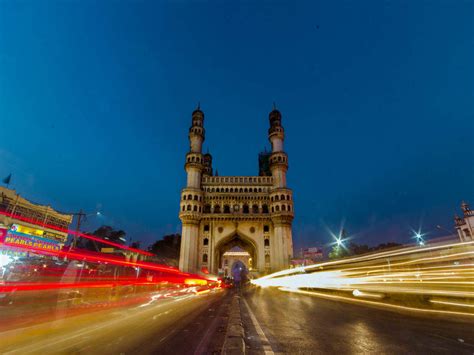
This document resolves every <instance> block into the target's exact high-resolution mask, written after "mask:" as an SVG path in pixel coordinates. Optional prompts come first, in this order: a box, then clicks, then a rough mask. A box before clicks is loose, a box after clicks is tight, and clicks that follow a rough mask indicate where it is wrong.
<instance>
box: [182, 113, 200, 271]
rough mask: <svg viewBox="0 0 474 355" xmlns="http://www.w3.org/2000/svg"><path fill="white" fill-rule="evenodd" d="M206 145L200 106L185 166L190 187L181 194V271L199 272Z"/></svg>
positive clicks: (193, 118)
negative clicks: (202, 184)
mask: <svg viewBox="0 0 474 355" xmlns="http://www.w3.org/2000/svg"><path fill="white" fill-rule="evenodd" d="M203 142H204V113H203V112H202V111H201V110H200V108H199V107H198V108H197V109H196V110H195V111H194V112H193V114H192V125H191V128H190V129H189V144H190V148H189V153H188V154H186V163H185V165H184V167H185V170H186V174H187V184H186V187H185V188H184V189H183V190H182V192H181V204H180V213H179V218H180V219H181V222H182V225H183V229H182V232H181V251H180V255H179V269H180V270H181V271H185V272H195V271H196V269H197V266H198V238H199V222H200V220H201V215H202V212H203V191H202V189H201V177H202V173H203V170H204V168H205V166H204V156H203V154H202V143H203Z"/></svg>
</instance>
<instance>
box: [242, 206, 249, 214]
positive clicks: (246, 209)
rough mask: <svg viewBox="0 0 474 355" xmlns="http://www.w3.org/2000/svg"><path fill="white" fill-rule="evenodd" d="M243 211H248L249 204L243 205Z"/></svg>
mask: <svg viewBox="0 0 474 355" xmlns="http://www.w3.org/2000/svg"><path fill="white" fill-rule="evenodd" d="M242 212H243V213H249V205H247V204H245V205H244V207H243V208H242Z"/></svg>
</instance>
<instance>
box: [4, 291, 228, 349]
mask: <svg viewBox="0 0 474 355" xmlns="http://www.w3.org/2000/svg"><path fill="white" fill-rule="evenodd" d="M229 297H230V293H228V292H226V291H222V290H221V291H216V292H211V293H207V294H202V295H183V296H179V297H172V298H170V299H166V300H160V301H150V302H146V303H144V304H141V305H133V306H129V307H122V308H118V309H113V310H106V311H100V312H94V313H89V314H83V315H80V316H73V317H66V318H62V317H60V318H59V319H57V320H55V321H50V322H45V323H41V324H37V325H34V326H28V327H23V328H18V329H15V330H9V331H3V332H1V333H0V354H31V353H33V354H101V355H105V354H124V355H125V354H158V353H159V354H194V353H210V354H212V353H220V351H221V349H222V345H223V342H224V336H225V330H226V324H227V317H228V304H229ZM25 316H27V315H25Z"/></svg>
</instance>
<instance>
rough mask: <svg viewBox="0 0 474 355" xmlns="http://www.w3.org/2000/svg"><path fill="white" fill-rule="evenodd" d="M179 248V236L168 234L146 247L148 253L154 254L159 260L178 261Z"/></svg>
mask: <svg viewBox="0 0 474 355" xmlns="http://www.w3.org/2000/svg"><path fill="white" fill-rule="evenodd" d="M180 248H181V235H180V234H169V235H165V236H164V237H163V239H161V240H158V241H156V242H154V243H153V244H152V245H150V246H149V247H148V251H149V252H150V253H153V254H155V255H156V256H158V257H161V258H167V259H174V260H176V261H177V260H178V259H179V250H180Z"/></svg>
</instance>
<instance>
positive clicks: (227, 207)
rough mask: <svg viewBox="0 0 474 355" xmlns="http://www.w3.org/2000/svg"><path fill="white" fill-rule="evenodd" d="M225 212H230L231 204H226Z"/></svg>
mask: <svg viewBox="0 0 474 355" xmlns="http://www.w3.org/2000/svg"><path fill="white" fill-rule="evenodd" d="M224 213H230V206H229V205H224Z"/></svg>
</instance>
